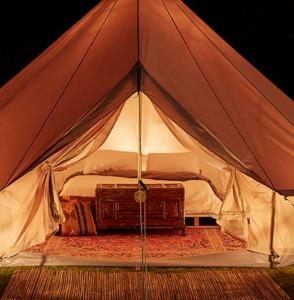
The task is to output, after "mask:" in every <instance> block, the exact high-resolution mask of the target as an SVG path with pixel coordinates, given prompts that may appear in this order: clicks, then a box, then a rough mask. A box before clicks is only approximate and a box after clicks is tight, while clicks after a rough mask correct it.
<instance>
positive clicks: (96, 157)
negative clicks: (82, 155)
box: [83, 150, 138, 174]
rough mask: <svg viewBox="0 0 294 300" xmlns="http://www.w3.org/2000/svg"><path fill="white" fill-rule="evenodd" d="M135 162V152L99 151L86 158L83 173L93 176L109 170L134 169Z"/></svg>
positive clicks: (135, 166)
mask: <svg viewBox="0 0 294 300" xmlns="http://www.w3.org/2000/svg"><path fill="white" fill-rule="evenodd" d="M137 160H138V158H137V153H136V152H124V151H114V150H99V151H96V152H95V153H93V154H92V155H90V156H89V157H88V158H87V160H86V162H85V167H84V171H83V173H84V174H95V173H101V172H105V171H110V170H131V169H136V168H137Z"/></svg>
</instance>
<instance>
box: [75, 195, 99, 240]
mask: <svg viewBox="0 0 294 300" xmlns="http://www.w3.org/2000/svg"><path fill="white" fill-rule="evenodd" d="M75 207H76V212H77V216H78V222H79V225H80V235H97V231H96V225H95V221H94V218H93V214H92V210H91V202H89V201H88V202H78V203H76V204H75Z"/></svg>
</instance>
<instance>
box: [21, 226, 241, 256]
mask: <svg viewBox="0 0 294 300" xmlns="http://www.w3.org/2000/svg"><path fill="white" fill-rule="evenodd" d="M186 233H187V235H186V236H180V235H179V234H178V233H177V232H173V231H170V230H156V231H155V230H153V231H151V232H148V233H147V255H148V257H149V258H166V257H179V256H192V255H199V254H205V253H218V252H227V251H234V250H241V249H245V248H246V243H245V242H242V241H239V240H237V239H234V238H232V237H230V236H228V235H226V234H223V233H222V232H221V231H220V229H219V228H187V230H186ZM25 252H31V253H39V254H44V255H62V256H83V257H92V258H98V257H100V258H116V259H122V258H126V259H127V258H132V259H136V258H140V256H141V239H140V236H139V235H138V233H132V232H119V233H118V232H116V233H113V232H107V231H106V233H104V234H103V235H101V236H89V237H87V236H83V237H82V236H81V237H61V236H52V237H51V238H50V239H49V240H47V241H46V242H45V243H42V244H39V245H36V246H33V247H31V248H29V249H27V250H26V251H25Z"/></svg>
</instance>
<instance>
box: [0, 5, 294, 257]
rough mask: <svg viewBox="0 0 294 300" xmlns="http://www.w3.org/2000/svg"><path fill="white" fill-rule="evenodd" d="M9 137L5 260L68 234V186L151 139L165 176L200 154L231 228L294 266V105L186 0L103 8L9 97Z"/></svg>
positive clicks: (0, 159)
mask: <svg viewBox="0 0 294 300" xmlns="http://www.w3.org/2000/svg"><path fill="white" fill-rule="evenodd" d="M139 108H140V109H139ZM138 115H139V116H140V118H138ZM0 138H1V141H2V142H1V147H0V165H1V168H0V190H1V192H0V257H10V256H12V255H15V254H17V253H19V252H20V251H22V250H24V249H25V248H27V247H29V246H32V245H34V244H37V243H41V242H43V241H44V240H45V238H46V236H48V235H49V234H52V233H54V232H56V231H57V229H58V226H59V224H60V223H61V222H62V221H63V220H64V215H63V212H62V208H61V205H60V199H59V196H60V194H62V190H63V188H64V186H65V182H66V181H67V180H68V178H70V176H72V175H73V174H74V173H76V172H77V171H83V170H84V168H85V165H88V166H89V165H90V167H91V165H92V166H93V165H95V164H97V160H98V161H99V160H101V161H103V160H104V158H103V156H101V155H102V154H103V153H104V155H105V160H112V163H114V164H117V165H120V164H121V160H122V159H123V158H122V157H120V156H119V153H118V152H125V153H127V152H137V149H138V138H139V144H140V151H142V153H143V154H144V156H148V155H152V153H161V154H162V156H160V157H161V158H160V161H157V162H155V163H154V166H155V169H156V167H158V168H160V167H163V168H165V169H164V170H165V171H167V170H169V171H171V172H172V171H173V170H178V169H179V168H180V169H181V167H182V170H183V171H186V170H187V168H188V169H189V165H191V161H193V159H194V157H195V158H197V160H198V163H199V166H198V170H197V171H199V170H201V173H202V174H204V175H205V176H206V177H208V178H209V179H211V181H212V182H213V183H214V185H215V186H216V188H217V189H218V190H219V192H220V194H221V195H222V202H221V205H219V207H218V209H219V212H218V214H217V220H218V223H219V224H220V225H221V226H222V230H223V231H227V232H230V233H232V234H234V235H235V236H237V237H239V238H240V239H243V240H245V241H246V242H247V249H248V250H251V251H254V252H259V253H262V254H265V255H269V256H270V257H271V258H273V256H274V255H275V253H277V254H278V255H279V256H280V261H281V262H284V263H290V262H291V260H292V261H293V257H294V240H293V238H292V234H293V233H292V232H293V228H294V219H293V213H294V206H293V204H291V199H292V198H291V196H293V195H294V168H293V166H294V103H293V101H292V100H291V99H290V98H288V97H287V96H286V95H285V94H283V92H281V91H280V90H279V89H278V88H277V87H276V86H274V84H272V83H271V82H270V81H269V80H268V79H266V78H265V77H264V76H263V75H262V74H261V73H260V72H258V71H257V70H256V69H255V68H254V67H253V66H251V65H250V64H249V63H248V62H247V61H246V60H245V59H244V58H242V57H241V56H240V55H239V54H238V53H237V52H236V51H235V50H234V49H232V48H231V47H230V46H229V45H228V44H227V43H226V42H225V41H224V40H222V39H221V38H220V37H219V36H218V35H217V34H216V33H215V32H213V31H212V30H211V29H210V28H209V27H208V26H207V25H206V24H205V23H204V22H203V21H202V20H201V19H200V18H199V17H197V16H196V15H195V14H194V13H193V12H192V11H190V10H189V9H188V8H187V7H186V6H185V5H184V4H183V3H182V2H181V1H180V0H156V1H155V0H139V1H137V0H103V1H101V2H100V3H99V4H98V5H97V6H96V7H95V8H94V9H92V10H91V11H90V12H89V13H88V14H87V15H86V16H85V17H84V18H83V19H81V20H80V21H79V22H78V23H77V24H76V25H74V26H73V27H72V28H70V29H69V30H68V31H67V32H66V33H65V34H63V35H62V36H61V37H60V38H59V39H58V40H57V41H56V42H55V43H53V44H52V45H51V46H50V47H49V48H48V49H47V50H46V51H44V52H43V53H42V54H41V55H40V56H39V57H37V58H36V59H35V60H34V61H33V62H32V63H31V64H30V65H28V66H27V67H26V68H25V69H24V70H23V71H21V72H20V73H19V74H18V75H17V76H15V77H14V78H13V79H12V80H10V81H9V82H8V83H7V84H6V85H4V86H3V87H2V88H1V89H0ZM140 151H139V152H140ZM97 153H98V154H99V153H100V156H99V155H98V154H97ZM175 153H178V154H179V153H180V154H183V153H186V154H187V153H189V155H190V156H189V155H187V156H186V161H183V160H182V161H181V162H180V163H178V164H180V167H179V168H178V166H175V165H176V164H177V162H176V160H173V159H168V160H165V159H164V154H170V155H172V154H175ZM191 154H193V155H192V156H191ZM95 155H96V156H95ZM116 155H118V157H117V159H116V158H115V156H116ZM166 157H167V156H166ZM170 157H172V156H170ZM189 157H190V159H191V161H190V160H189ZM140 158H141V155H140ZM148 161H149V159H148V158H147V164H148V163H149V162H148ZM167 165H168V168H166V166H167ZM147 169H148V166H147ZM191 201H193V199H192V200H191ZM208 205H209V204H208Z"/></svg>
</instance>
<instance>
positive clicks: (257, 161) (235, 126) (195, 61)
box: [161, 0, 275, 189]
mask: <svg viewBox="0 0 294 300" xmlns="http://www.w3.org/2000/svg"><path fill="white" fill-rule="evenodd" d="M161 1H162V3H163V5H164V7H165V9H166V11H167V13H168V15H169V17H170V18H171V20H172V22H173V24H174V26H175V27H176V29H177V31H178V33H179V35H180V36H181V38H182V40H183V42H184V44H185V46H186V48H187V49H188V51H189V53H190V55H191V56H192V59H193V60H194V63H195V64H196V65H197V66H198V68H199V70H200V72H201V73H202V75H203V77H204V78H205V80H206V82H207V84H208V86H209V88H210V89H211V91H212V93H213V94H214V96H215V98H216V99H217V101H218V102H219V104H220V105H221V107H222V108H223V110H224V112H225V114H226V115H227V117H228V119H229V120H230V122H231V124H232V125H233V127H234V128H235V130H236V131H237V133H238V135H239V136H240V138H241V139H242V140H243V142H244V144H245V145H246V146H247V148H248V150H249V151H250V153H251V155H252V156H253V158H254V159H255V161H256V163H257V164H258V166H259V168H260V170H261V171H262V172H263V174H264V175H265V177H266V178H267V180H268V181H269V183H270V185H271V187H272V189H275V187H274V185H273V183H272V181H271V180H270V178H269V176H268V175H267V173H266V172H265V170H264V169H263V167H262V165H261V163H260V162H259V159H258V158H257V157H256V155H255V154H254V153H253V151H252V149H251V147H250V146H249V144H248V143H247V142H246V140H245V138H244V137H243V135H242V134H241V132H240V130H239V128H238V127H237V125H236V124H235V122H234V121H233V120H232V118H231V117H230V114H229V113H228V111H227V110H226V108H225V106H224V105H223V103H222V102H221V101H220V99H219V97H218V96H217V93H216V92H215V90H214V89H213V86H212V85H211V83H210V82H209V80H208V78H207V76H206V75H205V73H204V71H203V69H202V67H201V66H200V64H199V62H198V61H197V59H196V57H195V56H194V55H193V53H192V51H191V49H190V48H189V46H188V44H187V42H186V40H185V38H184V37H183V35H182V34H181V32H180V30H179V28H178V26H177V24H176V22H175V20H174V18H173V16H172V15H171V13H170V11H169V9H168V8H167V6H166V4H165V2H164V0H161Z"/></svg>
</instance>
